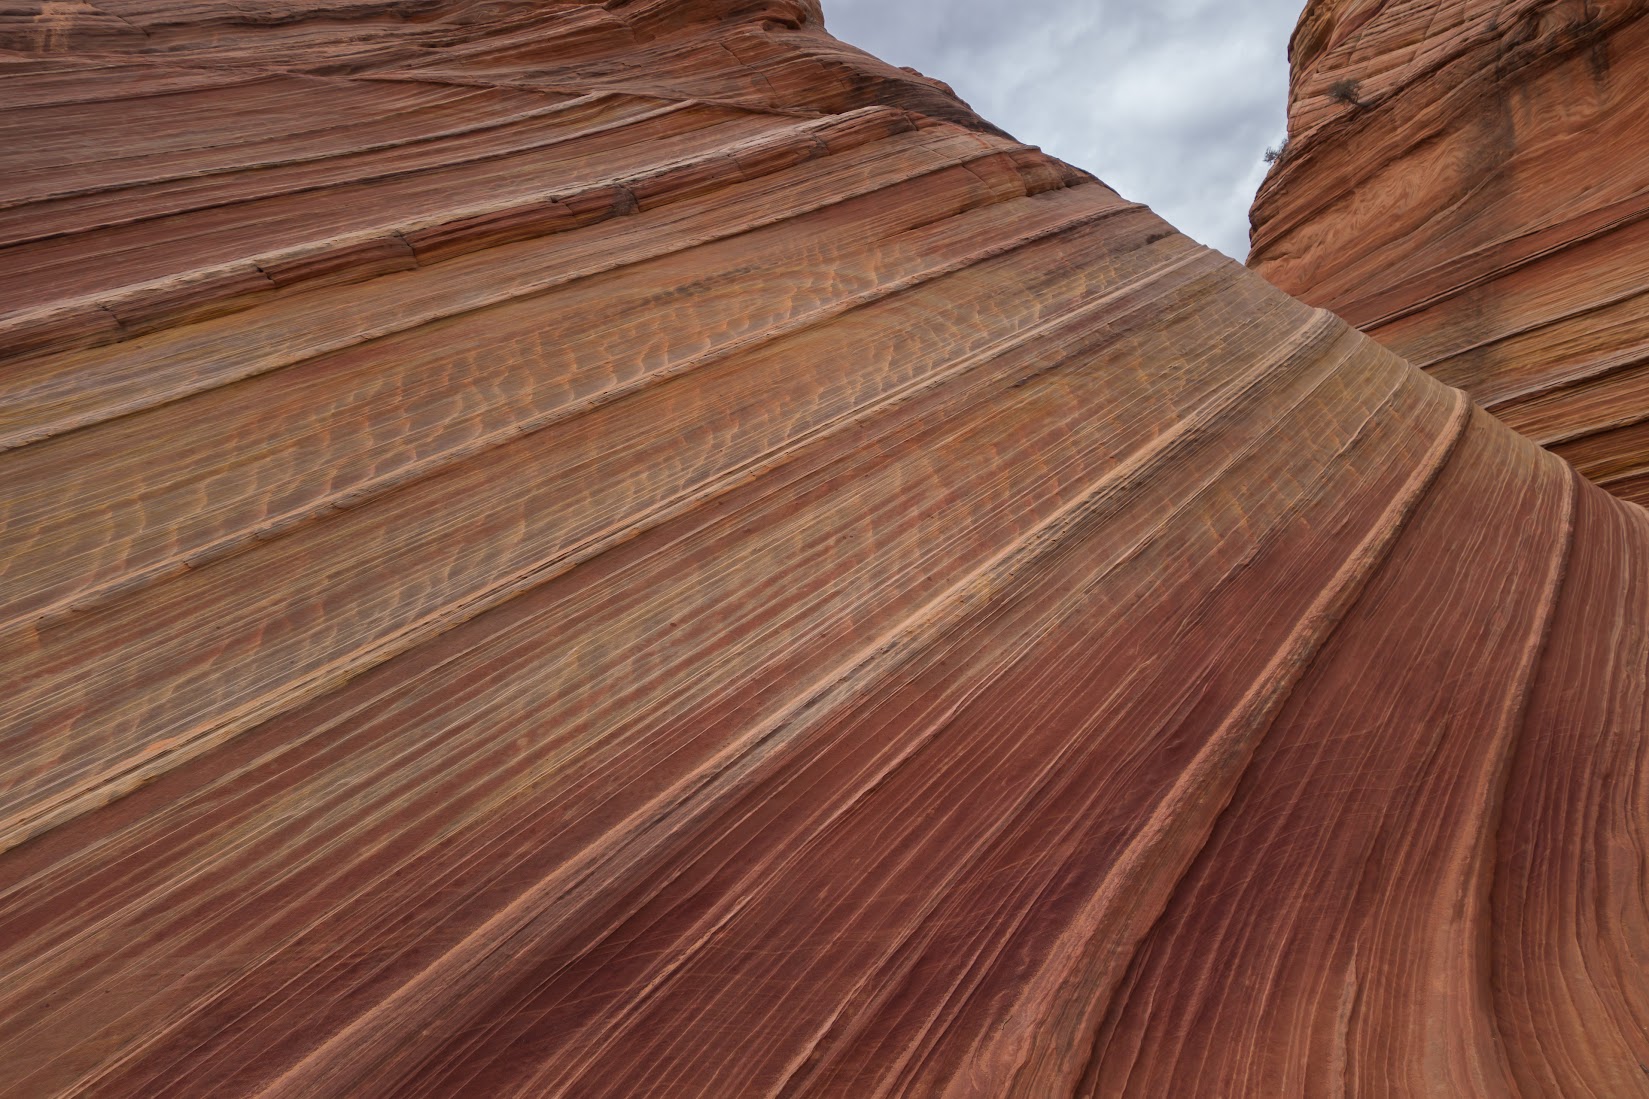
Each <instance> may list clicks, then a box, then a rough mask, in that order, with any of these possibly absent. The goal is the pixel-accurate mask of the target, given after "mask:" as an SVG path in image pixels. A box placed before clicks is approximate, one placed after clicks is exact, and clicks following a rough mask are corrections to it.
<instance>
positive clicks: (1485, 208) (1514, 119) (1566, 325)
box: [1249, 0, 1649, 503]
mask: <svg viewBox="0 0 1649 1099" xmlns="http://www.w3.org/2000/svg"><path fill="white" fill-rule="evenodd" d="M1646 16H1649V3H1645V2H1644V0H1555V2H1554V0H1468V2H1462V3H1447V4H1444V3H1432V2H1427V3H1382V2H1371V0H1313V3H1311V4H1310V5H1309V6H1308V7H1307V8H1306V11H1305V14H1304V15H1303V16H1302V17H1301V20H1300V25H1299V28H1298V30H1296V32H1295V35H1294V40H1293V43H1292V45H1291V48H1290V59H1291V61H1292V64H1293V81H1292V95H1291V99H1290V104H1289V133H1290V135H1291V137H1290V143H1289V146H1288V153H1287V156H1286V157H1285V158H1284V159H1283V161H1282V163H1281V164H1279V165H1278V166H1277V167H1276V168H1275V169H1274V170H1273V171H1272V172H1271V174H1270V177H1269V178H1268V179H1267V180H1266V183H1265V185H1264V186H1263V187H1262V188H1261V190H1260V195H1259V197H1258V199H1257V200H1256V201H1255V205H1254V211H1253V230H1254V231H1253V240H1254V249H1253V253H1252V255H1251V256H1250V260H1249V262H1250V263H1251V265H1252V266H1253V267H1254V268H1255V270H1257V271H1259V272H1260V273H1262V274H1264V275H1265V276H1266V277H1267V278H1269V279H1271V280H1272V281H1273V282H1275V283H1276V284H1277V285H1278V286H1281V287H1282V288H1283V289H1285V290H1288V291H1289V292H1291V293H1295V294H1299V295H1300V296H1301V297H1302V298H1304V299H1305V300H1306V301H1309V302H1312V303H1313V304H1316V305H1321V306H1323V307H1325V308H1328V309H1332V310H1334V311H1335V312H1337V313H1338V314H1340V315H1341V316H1342V317H1344V318H1346V319H1347V320H1349V321H1351V322H1352V323H1353V324H1355V325H1357V326H1358V327H1360V328H1362V329H1363V330H1364V331H1366V332H1368V333H1369V334H1370V335H1372V336H1374V337H1375V338H1376V339H1378V340H1379V341H1380V342H1381V343H1384V344H1385V345H1386V346H1388V347H1390V348H1392V349H1393V350H1395V351H1396V352H1398V353H1399V354H1401V355H1403V356H1404V357H1405V358H1408V359H1409V360H1410V361H1412V362H1414V363H1415V364H1416V365H1418V366H1421V367H1423V368H1425V369H1426V370H1428V371H1430V372H1431V373H1432V374H1433V375H1434V376H1435V377H1437V378H1439V379H1441V380H1442V381H1444V382H1447V383H1448V384H1450V385H1455V386H1459V387H1461V388H1462V389H1465V390H1466V391H1467V392H1468V393H1470V394H1471V395H1472V396H1473V398H1474V399H1475V400H1476V401H1477V402H1478V403H1479V404H1481V405H1482V406H1484V407H1485V408H1488V409H1490V410H1491V411H1493V412H1494V413H1495V414H1496V415H1497V416H1499V417H1500V418H1501V419H1502V420H1504V421H1505V422H1506V423H1508V424H1510V425H1511V426H1512V427H1514V428H1516V429H1517V430H1518V431H1521V432H1522V433H1524V434H1525V435H1527V436H1529V437H1530V438H1532V439H1534V440H1536V441H1537V442H1540V443H1542V444H1544V445H1546V446H1548V447H1550V448H1551V449H1552V450H1554V451H1555V452H1556V453H1558V454H1560V455H1562V456H1563V457H1565V458H1567V459H1568V460H1569V461H1571V462H1573V463H1574V464H1575V466H1576V468H1578V469H1579V470H1580V471H1581V472H1582V473H1584V474H1585V475H1586V476H1588V477H1590V478H1591V479H1592V480H1594V481H1596V482H1598V483H1599V484H1601V485H1603V486H1604V487H1606V488H1608V489H1609V490H1610V491H1611V492H1614V493H1616V494H1618V495H1620V496H1623V497H1625V498H1626V499H1629V500H1634V501H1636V502H1638V503H1645V502H1649V306H1646V304H1645V303H1646V298H1645V295H1646V294H1649V93H1646V91H1645V89H1649V18H1646Z"/></svg>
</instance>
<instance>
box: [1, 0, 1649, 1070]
mask: <svg viewBox="0 0 1649 1099" xmlns="http://www.w3.org/2000/svg"><path fill="white" fill-rule="evenodd" d="M12 11H13V13H14V17H13V18H12V20H11V22H10V23H8V24H7V27H8V29H7V31H6V33H7V34H8V35H9V38H8V42H9V48H10V49H11V50H12V51H13V53H12V55H11V56H10V57H8V58H7V59H6V60H5V62H4V64H3V68H0V86H3V87H4V89H5V92H4V95H5V97H6V101H7V102H8V103H11V104H12V105H13V106H12V107H11V108H10V109H9V110H8V111H7V112H6V113H5V115H4V116H3V118H0V128H3V129H4V131H5V134H4V140H0V149H4V150H7V152H6V154H5V155H7V156H8V157H10V158H11V163H10V165H9V166H8V171H7V172H5V173H4V174H3V175H0V179H4V180H5V183H4V186H5V187H6V188H7V189H8V191H7V197H6V200H5V201H6V203H7V205H6V208H5V209H4V211H3V212H0V216H3V219H4V221H3V226H4V231H5V233H6V234H7V235H6V244H5V246H4V248H3V249H0V272H3V274H0V278H3V280H4V283H5V288H6V296H5V299H4V300H6V301H7V302H8V308H9V312H8V313H7V315H6V317H5V318H4V325H5V329H4V331H5V337H4V341H3V344H4V348H5V354H6V356H7V361H6V364H5V368H4V370H3V371H0V409H3V416H4V420H3V423H0V439H3V442H0V445H3V446H4V448H5V449H4V451H3V453H0V483H4V485H5V486H6V492H5V493H4V494H3V496H0V539H3V541H0V569H3V573H0V575H3V583H0V678H3V681H4V683H5V684H6V689H5V691H4V693H3V694H0V748H3V754H0V759H3V760H4V763H3V764H0V845H3V847H4V848H5V850H4V854H0V1093H4V1094H8V1095H28V1096H53V1095H69V1094H73V1095H87V1096H155V1095H166V1096H214V1097H221V1096H229V1095H243V1094H246V1095H252V1094H257V1095H266V1096H292V1097H303V1099H314V1097H318V1096H367V1095H396V1096H420V1095H453V1096H460V1095H462V1096H476V1095H488V1096H495V1095H496V1096H507V1095H530V1096H544V1095H568V1096H574V1095H576V1096H580V1097H587V1096H639V1095H646V1096H671V1097H676V1096H707V1097H727V1096H787V1097H788V1096H879V1095H911V1096H944V1095H953V1096H965V1095H966V1096H972V1095H979V1096H1004V1095H1012V1096H1033V1097H1046V1096H1054V1095H1067V1094H1069V1095H1141V1096H1145V1095H1160V1096H1187V1095H1199V1096H1200V1095H1226V1096H1236V1095H1245V1096H1246V1095H1252V1096H1285V1095H1328V1094H1343V1095H1391V1094H1399V1093H1400V1094H1427V1095H1450V1096H1455V1095H1513V1094H1518V1095H1530V1096H1532V1095H1553V1094H1562V1095H1586V1094H1596V1095H1610V1096H1628V1095H1644V1094H1649V1074H1646V1073H1645V1072H1644V1070H1643V1068H1642V1065H1643V1064H1646V1063H1649V1029H1646V1024H1649V980H1645V977H1644V974H1645V972H1649V970H1646V968H1645V961H1646V960H1649V959H1646V953H1649V905H1646V903H1645V897H1646V889H1649V884H1646V875H1649V864H1646V856H1645V851H1646V850H1649V847H1646V841H1649V836H1646V830H1649V829H1646V818H1649V812H1646V809H1649V805H1646V799H1649V774H1646V764H1649V756H1646V740H1645V736H1644V734H1645V730H1646V726H1649V683H1646V670H1649V659H1646V656H1649V641H1646V638H1645V628H1646V627H1649V514H1646V513H1644V512H1643V511H1641V510H1640V509H1638V508H1635V507H1630V506H1627V505H1625V504H1623V503H1621V502H1620V501H1618V500H1616V499H1614V498H1613V497H1611V496H1609V495H1607V494H1605V493H1603V492H1601V491H1599V490H1598V489H1596V488H1595V487H1594V486H1592V485H1590V484H1588V483H1587V482H1586V481H1585V480H1584V479H1582V478H1580V477H1579V476H1577V475H1576V474H1575V473H1574V471H1573V470H1572V469H1571V468H1570V467H1568V466H1566V465H1565V464H1563V463H1562V462H1561V461H1559V460H1558V459H1556V458H1554V457H1553V456H1551V455H1550V454H1548V453H1545V452H1543V451H1542V450H1540V449H1539V448H1538V447H1536V446H1534V445H1533V444H1531V443H1530V442H1528V441H1527V440H1525V439H1523V438H1521V437H1520V436H1518V435H1517V434H1515V433H1514V432H1512V431H1510V430H1508V429H1507V428H1505V427H1504V426H1502V425H1501V424H1500V423H1498V422H1497V421H1496V420H1494V419H1493V418H1492V417H1490V416H1488V415H1487V414H1485V413H1483V412H1481V411H1480V410H1477V409H1475V408H1473V407H1472V405H1471V403H1470V402H1469V401H1468V400H1467V399H1466V398H1465V397H1464V396H1463V395H1462V394H1460V393H1459V392H1457V391H1454V390H1451V389H1449V388H1446V387H1445V386H1443V385H1441V384H1439V383H1438V382H1436V381H1434V380H1432V379H1430V378H1428V377H1427V376H1426V375H1424V374H1422V373H1420V372H1419V371H1416V370H1415V369H1413V368H1412V367H1410V366H1409V365H1407V364H1406V363H1405V362H1403V361H1402V360H1400V359H1399V358H1397V357H1396V356H1395V355H1394V354H1392V353H1391V352H1390V351H1388V350H1386V349H1384V348H1382V347H1381V346H1379V345H1378V344H1376V343H1374V342H1372V341H1370V340H1368V339H1366V338H1365V337H1363V336H1362V335H1360V334H1358V333H1357V332H1355V331H1353V330H1352V329H1350V328H1348V327H1346V326H1345V325H1344V324H1342V323H1341V322H1340V321H1338V320H1336V319H1335V318H1334V317H1332V316H1331V315H1330V314H1328V313H1325V312H1322V311H1320V310H1317V309H1313V308H1311V307H1308V306H1305V305H1302V304H1299V303H1298V302H1296V301H1294V300H1292V299H1290V298H1288V297H1287V296H1285V295H1284V294H1282V293H1281V292H1280V291H1278V290H1276V289H1274V288H1272V287H1271V286H1269V285H1268V284H1267V283H1265V282H1264V281H1263V280H1262V279H1260V278H1259V277H1257V276H1255V275H1253V274H1251V273H1249V272H1247V271H1245V270H1244V269H1242V268H1241V267H1240V266H1238V265H1236V264H1234V263H1232V262H1230V261H1228V260H1225V259H1224V258H1222V257H1220V256H1218V255H1217V254H1214V253H1211V252H1209V251H1207V250H1205V249H1203V248H1201V247H1198V246H1196V245H1194V244H1193V243H1192V242H1190V241H1189V240H1187V239H1186V238H1185V237H1183V236H1181V235H1179V234H1177V233H1175V232H1173V231H1172V230H1171V229H1170V228H1169V227H1168V226H1166V225H1165V224H1164V223H1163V222H1161V221H1160V220H1158V219H1157V218H1156V217H1155V216H1153V215H1152V214H1151V213H1150V212H1149V211H1147V210H1145V209H1143V208H1142V207H1139V206H1137V205H1134V204H1132V203H1129V202H1126V201H1123V200H1122V199H1120V198H1118V197H1117V195H1116V194H1115V193H1113V192H1112V191H1111V190H1109V189H1108V188H1106V187H1105V186H1103V185H1102V184H1100V183H1097V182H1094V181H1093V180H1091V179H1089V178H1088V177H1086V176H1084V175H1082V174H1081V173H1079V172H1075V171H1073V170H1072V169H1070V168H1068V167H1066V166H1064V165H1062V164H1059V163H1057V162H1055V161H1052V160H1050V159H1048V158H1047V157H1045V156H1043V155H1042V154H1040V153H1039V152H1037V151H1036V150H1035V149H1031V148H1027V147H1025V146H1023V145H1020V144H1018V143H1016V142H1014V141H1012V140H1011V139H1009V138H1007V137H1005V136H1004V135H1002V134H1000V133H999V132H997V131H995V130H994V129H992V128H991V127H989V126H987V125H985V124H983V123H981V122H979V121H977V120H976V119H974V118H973V117H972V115H971V114H970V113H969V112H968V111H967V109H966V108H965V107H964V106H963V105H961V104H960V103H959V102H957V101H956V100H955V99H954V98H953V97H951V96H949V95H948V93H947V92H946V91H945V90H944V89H943V88H942V87H940V86H938V85H936V84H933V83H931V82H927V81H924V80H922V79H921V78H918V77H915V76H913V75H911V74H907V73H902V72H900V71H899V70H894V69H889V68H887V67H885V66H882V65H881V64H880V63H878V62H875V61H874V60H872V59H869V58H866V57H864V56H863V55H862V54H859V53H857V52H856V51H853V50H851V49H849V48H847V47H845V46H842V45H840V44H838V43H835V42H834V41H832V40H831V39H830V38H829V37H828V36H826V35H825V34H824V33H823V30H822V28H821V27H820V25H819V18H818V12H817V10H816V9H813V8H810V7H807V6H805V5H797V4H786V3H779V2H769V3H738V2H735V0H720V2H715V3H712V2H709V0H705V2H699V3H686V4H682V3H674V4H665V3H650V4H649V3H634V4H618V3H610V4H605V5H603V4H593V3H559V4H542V3H535V4H530V5H518V4H510V3H493V4H484V5H469V4H461V3H449V2H445V0H440V2H428V0H419V2H417V3H399V4H398V3H393V2H389V3H386V2H383V0H375V2H372V3H348V2H344V0H338V2H334V3H322V2H321V0H311V2H309V3H291V4H280V3H278V2H274V0H267V2H266V0H259V2H257V3H252V2H247V3H230V2H228V0H221V2H213V3H205V4H195V3H190V4H182V3H177V4H170V5H163V4H157V3H144V4H137V3H135V2H130V0H109V2H106V3H103V4H101V5H100V6H98V7H95V8H94V7H92V6H91V5H82V6H74V5H61V4H51V5H45V6H43V7H42V8H41V9H40V10H39V11H38V12H37V13H36V14H34V15H33V16H31V17H30V18H27V19H19V18H17V17H15V12H16V9H12Z"/></svg>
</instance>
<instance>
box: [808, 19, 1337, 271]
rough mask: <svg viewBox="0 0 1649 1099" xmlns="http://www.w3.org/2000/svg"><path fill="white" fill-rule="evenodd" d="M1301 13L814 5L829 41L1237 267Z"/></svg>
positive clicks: (1284, 96)
mask: <svg viewBox="0 0 1649 1099" xmlns="http://www.w3.org/2000/svg"><path fill="white" fill-rule="evenodd" d="M1304 6H1305V3H1304V0H1014V2H1012V3H1004V2H1003V0H824V13H825V26H826V27H827V28H828V29H829V30H830V32H831V33H832V34H834V35H835V36H836V37H837V38H840V39H842V40H843V41H845V42H850V43H852V44H853V45H855V46H858V47H860V48H861V49H864V50H868V51H869V52H871V53H874V54H876V55H877V56H878V57H881V58H882V59H883V60H886V61H890V62H892V63H893V64H895V65H910V66H912V67H913V68H916V69H919V70H921V71H922V72H923V73H926V74H927V75H929V76H934V77H938V78H939V79H940V80H943V81H945V82H946V83H947V84H949V85H950V86H951V87H953V88H955V89H956V93H957V94H958V95H960V96H961V97H962V98H963V99H965V100H967V101H968V103H969V104H970V105H971V106H972V107H973V108H974V110H976V111H978V112H979V113H980V114H981V115H983V116H984V117H986V118H988V119H990V120H991V121H992V122H994V123H996V124H997V125H998V126H1001V127H1002V128H1003V129H1004V130H1007V131H1008V132H1009V133H1011V134H1013V135H1014V136H1015V137H1017V138H1019V139H1020V140H1021V141H1025V142H1029V143H1030V144H1032V145H1040V146H1042V147H1043V148H1044V149H1046V150H1047V151H1048V152H1050V153H1052V154H1053V155H1055V156H1057V157H1059V158H1060V159H1061V160H1065V161H1068V162H1070V163H1072V164H1075V165H1076V166H1077V167H1079V168H1086V169H1087V170H1088V171H1090V172H1092V173H1094V174H1095V175H1097V176H1099V178H1101V179H1103V180H1104V181H1105V182H1106V183H1109V184H1110V185H1111V186H1112V187H1115V188H1116V189H1117V190H1118V191H1120V192H1121V193H1122V194H1123V195H1124V196H1125V197H1127V198H1129V199H1132V200H1134V201H1137V202H1144V203H1146V204H1148V205H1149V206H1150V207H1151V208H1152V209H1154V210H1155V211H1156V212H1157V213H1159V214H1161V215H1162V216H1163V217H1165V218H1167V219H1168V220H1169V221H1171V222H1173V223H1174V224H1175V225H1176V226H1178V227H1179V228H1180V229H1181V230H1182V231H1184V232H1185V233H1186V234H1188V235H1189V236H1192V237H1195V238H1196V239H1197V240H1200V241H1202V242H1203V243H1204V244H1209V245H1212V246H1213V247H1215V248H1218V249H1220V250H1221V251H1222V252H1225V253H1226V254H1227V255H1229V256H1232V257H1233V258H1235V259H1239V260H1241V259H1246V258H1247V256H1248V207H1249V204H1250V203H1251V202H1252V201H1253V199H1254V192H1255V190H1256V189H1257V188H1258V187H1259V185H1260V179H1261V177H1263V176H1264V175H1265V162H1264V160H1263V156H1264V154H1265V150H1266V148H1267V146H1271V145H1276V144H1278V143H1279V142H1281V141H1282V138H1283V133H1284V124H1283V115H1284V110H1285V107H1286V105H1287V100H1288V36H1289V34H1290V33H1291V32H1292V31H1293V30H1294V22H1295V20H1296V19H1297V18H1298V17H1299V14H1300V11H1301V9H1302V8H1303V7H1304Z"/></svg>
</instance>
